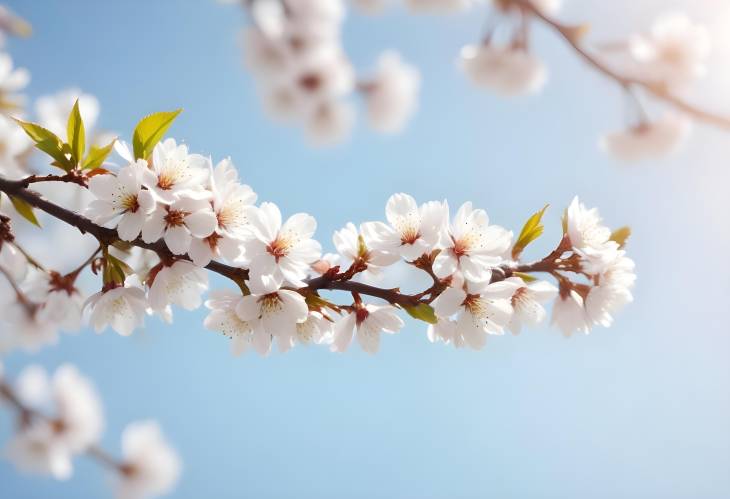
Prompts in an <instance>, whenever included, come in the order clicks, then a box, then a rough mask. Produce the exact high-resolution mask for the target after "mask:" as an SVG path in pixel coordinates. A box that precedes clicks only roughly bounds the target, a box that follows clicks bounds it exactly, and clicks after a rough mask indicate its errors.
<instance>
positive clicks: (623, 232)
mask: <svg viewBox="0 0 730 499" xmlns="http://www.w3.org/2000/svg"><path fill="white" fill-rule="evenodd" d="M629 236H631V227H621V228H618V229H616V230H615V231H613V232H612V233H611V241H616V242H617V243H618V247H619V248H623V247H624V246H626V242H627V241H628V240H629Z"/></svg>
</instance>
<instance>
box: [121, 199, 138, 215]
mask: <svg viewBox="0 0 730 499" xmlns="http://www.w3.org/2000/svg"><path fill="white" fill-rule="evenodd" d="M121 205H122V208H124V210H125V211H128V212H130V213H137V210H138V209H139V201H137V196H135V195H134V194H127V195H126V196H124V197H123V198H122V201H121Z"/></svg>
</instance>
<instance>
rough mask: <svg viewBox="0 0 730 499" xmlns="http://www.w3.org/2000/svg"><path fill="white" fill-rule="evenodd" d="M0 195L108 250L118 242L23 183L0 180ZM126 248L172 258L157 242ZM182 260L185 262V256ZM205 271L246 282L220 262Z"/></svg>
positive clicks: (245, 274) (241, 272) (138, 242)
mask: <svg viewBox="0 0 730 499" xmlns="http://www.w3.org/2000/svg"><path fill="white" fill-rule="evenodd" d="M0 191H2V192H4V193H6V194H7V195H9V196H13V197H17V198H20V199H22V200H23V201H25V202H26V203H28V204H29V205H31V206H33V207H35V208H38V209H40V210H42V211H44V212H46V213H48V214H49V215H51V216H52V217H54V218H56V219H58V220H61V221H62V222H65V223H67V224H68V225H71V226H73V227H76V228H77V229H78V230H79V231H80V232H81V233H82V234H91V235H92V236H94V237H95V238H96V239H97V240H98V241H99V243H101V244H104V245H107V246H108V245H111V244H114V243H115V242H118V241H119V240H120V239H119V236H118V234H117V231H116V230H114V229H109V228H107V227H102V226H101V225H97V224H95V223H94V222H92V221H91V220H89V219H88V218H86V217H84V216H82V215H79V214H78V213H76V212H73V211H71V210H68V209H66V208H64V207H62V206H59V205H57V204H55V203H52V202H51V201H48V200H47V199H45V198H43V197H42V196H41V195H40V194H38V193H36V192H33V191H31V190H29V189H28V188H27V184H26V181H25V180H18V181H14V180H8V179H5V178H2V177H0ZM130 244H131V245H133V246H137V247H138V248H142V249H147V250H151V251H154V252H155V253H157V254H158V255H160V257H161V258H167V259H170V260H171V259H173V258H175V256H174V255H173V254H172V252H170V250H168V249H167V247H165V245H164V244H163V243H162V242H160V241H157V242H154V243H146V242H144V241H142V240H141V239H136V240H135V241H132V242H131V243H130ZM179 258H180V257H179ZM182 258H185V259H188V258H187V257H185V256H183V257H182ZM206 268H207V269H208V270H211V271H213V272H215V273H217V274H220V275H222V276H224V277H228V278H229V279H231V280H233V281H235V282H240V281H241V280H245V279H247V278H248V271H247V270H246V269H241V268H237V267H232V266H229V265H226V264H223V263H220V262H215V261H213V262H210V263H209V264H208V265H207V266H206Z"/></svg>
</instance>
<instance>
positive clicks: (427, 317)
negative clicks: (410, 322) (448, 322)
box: [403, 303, 438, 324]
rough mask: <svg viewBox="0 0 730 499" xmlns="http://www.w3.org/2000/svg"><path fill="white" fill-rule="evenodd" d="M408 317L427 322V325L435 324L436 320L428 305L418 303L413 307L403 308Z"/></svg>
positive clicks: (431, 308)
mask: <svg viewBox="0 0 730 499" xmlns="http://www.w3.org/2000/svg"><path fill="white" fill-rule="evenodd" d="M403 308H404V309H405V311H406V312H408V315H410V316H411V317H413V318H414V319H418V320H419V321H423V322H428V323H429V324H436V323H437V322H438V318H437V317H436V313H435V312H434V311H433V307H432V306H431V305H429V304H428V303H419V304H418V305H415V306H404V307H403Z"/></svg>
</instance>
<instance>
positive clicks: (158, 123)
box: [132, 109, 182, 159]
mask: <svg viewBox="0 0 730 499" xmlns="http://www.w3.org/2000/svg"><path fill="white" fill-rule="evenodd" d="M181 112H182V109H178V110H176V111H167V112H161V113H153V114H150V115H148V116H145V117H144V118H142V119H141V120H140V122H139V123H137V127H136V128H135V129H134V135H133V136H132V149H133V150H134V159H147V158H149V156H150V154H152V149H154V147H155V145H156V144H157V143H158V142H159V141H160V140H161V139H162V137H163V136H164V135H165V132H167V130H168V128H170V125H172V122H173V121H175V118H177V115H178V114H180V113H181Z"/></svg>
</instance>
